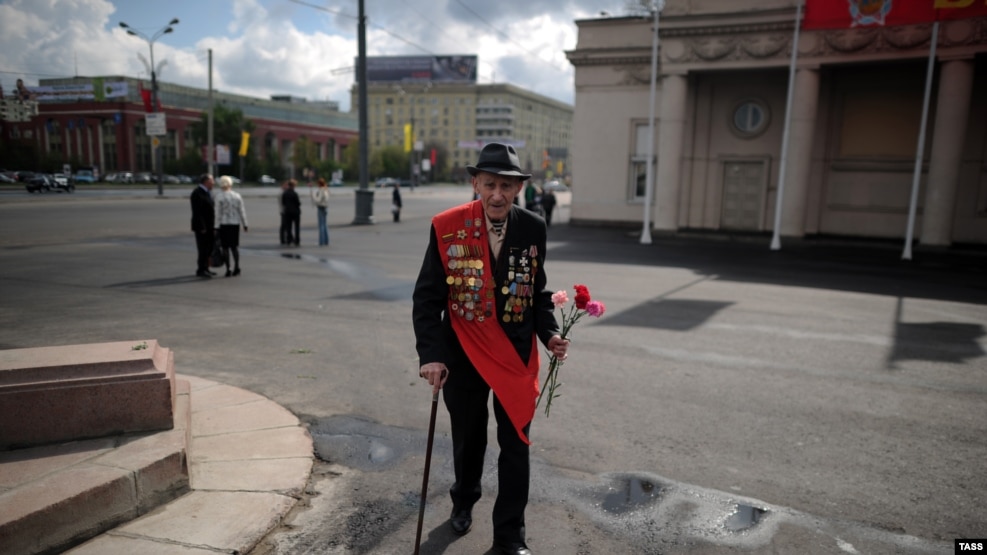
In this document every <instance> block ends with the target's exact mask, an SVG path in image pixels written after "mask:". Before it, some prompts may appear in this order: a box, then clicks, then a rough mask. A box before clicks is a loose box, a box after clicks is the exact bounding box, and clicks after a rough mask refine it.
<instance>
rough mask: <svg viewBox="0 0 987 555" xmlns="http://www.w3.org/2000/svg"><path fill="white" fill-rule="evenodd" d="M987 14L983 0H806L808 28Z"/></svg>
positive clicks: (986, 4) (845, 26)
mask: <svg viewBox="0 0 987 555" xmlns="http://www.w3.org/2000/svg"><path fill="white" fill-rule="evenodd" d="M968 17H987V3H985V2H984V1H983V0H806V4H805V19H804V24H803V28H805V29H842V28H849V27H874V26H882V25H888V26H890V25H910V24H915V23H928V22H932V21H936V20H940V21H941V20H947V19H965V18H968Z"/></svg>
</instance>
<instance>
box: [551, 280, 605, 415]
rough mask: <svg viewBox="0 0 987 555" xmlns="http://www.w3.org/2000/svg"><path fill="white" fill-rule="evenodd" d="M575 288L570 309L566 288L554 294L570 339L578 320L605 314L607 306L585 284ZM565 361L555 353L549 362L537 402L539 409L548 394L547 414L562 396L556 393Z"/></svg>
mask: <svg viewBox="0 0 987 555" xmlns="http://www.w3.org/2000/svg"><path fill="white" fill-rule="evenodd" d="M572 287H573V289H575V290H576V299H575V302H573V303H572V304H571V305H569V307H568V309H566V308H565V305H566V304H567V303H568V302H569V294H568V293H567V292H566V290H565V289H563V290H561V291H556V292H555V293H553V294H552V304H554V305H555V308H561V309H563V310H562V339H569V334H570V332H571V331H572V327H573V326H575V325H576V322H578V321H579V319H580V318H582V317H583V316H585V315H587V314H589V315H590V316H592V317H594V318H599V317H600V316H603V313H604V312H605V311H606V309H607V307H606V306H605V305H604V304H603V303H602V302H600V301H594V300H593V299H592V297H590V294H589V288H588V287H586V286H585V285H578V284H577V285H573V286H572ZM564 363H565V359H559V358H557V357H556V356H555V355H552V358H551V359H550V360H549V362H548V376H547V377H546V378H545V387H544V388H543V389H542V392H541V394H540V395H538V402H537V403H535V408H536V409H537V408H538V407H539V406H540V405H541V400H542V398H543V397H545V396H546V395H547V399H545V416H548V415H549V412H550V411H551V410H552V399H554V398H556V397H559V396H561V394H559V393H556V390H558V388H559V387H562V384H561V383H560V382H559V369H560V368H562V365H563V364H564Z"/></svg>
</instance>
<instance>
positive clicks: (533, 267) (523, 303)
mask: <svg viewBox="0 0 987 555" xmlns="http://www.w3.org/2000/svg"><path fill="white" fill-rule="evenodd" d="M467 170H468V171H469V173H470V175H471V176H472V183H473V191H474V193H475V194H476V195H477V196H478V200H474V201H472V202H469V203H466V204H463V205H461V206H457V207H455V208H451V209H449V210H446V211H445V212H442V213H441V214H438V215H437V216H435V217H434V218H433V219H432V229H431V233H430V236H429V244H428V250H427V251H426V253H425V258H424V261H423V262H422V267H421V271H420V272H419V275H418V281H417V283H416V284H415V292H414V308H413V313H412V317H413V321H414V328H415V337H416V341H417V344H416V348H417V350H418V358H419V363H420V365H421V368H420V375H421V377H422V378H424V379H425V380H427V381H428V383H429V384H430V385H431V386H432V389H433V392H437V391H439V389H440V388H441V389H442V390H443V393H444V395H443V399H444V401H445V406H446V409H447V410H448V411H449V420H450V423H451V428H452V442H453V463H454V464H453V466H454V469H455V483H454V484H453V486H452V488H451V490H450V492H449V493H450V495H451V496H452V516H451V518H450V525H451V526H452V530H453V532H455V533H456V534H459V535H463V534H466V533H467V532H469V531H470V528H471V526H472V524H473V513H472V510H473V505H474V504H475V503H476V502H477V501H478V500H479V499H480V496H481V493H482V488H481V484H480V480H481V477H482V474H483V458H484V452H485V451H486V446H487V418H488V402H489V397H490V390H491V389H492V390H493V392H494V395H493V409H494V417H495V418H496V420H497V442H498V444H499V445H500V457H499V458H498V462H497V466H498V469H497V478H498V492H497V499H496V501H495V502H494V507H493V532H494V534H493V535H494V544H493V549H494V551H495V552H497V553H503V554H510V555H526V554H530V553H531V551H530V550H529V549H528V546H527V545H526V544H525V530H524V510H525V507H526V505H527V503H528V486H529V474H530V465H529V459H528V446H529V445H530V443H531V442H530V441H529V440H528V431H529V429H530V427H531V420H532V418H533V417H534V413H535V402H536V398H537V395H538V370H539V357H538V343H537V341H541V343H542V344H544V345H545V346H546V347H547V348H548V350H549V351H550V352H551V353H552V354H554V355H555V356H557V357H565V354H566V351H567V350H568V347H569V341H568V340H565V339H562V337H561V336H560V335H559V326H558V323H557V322H556V320H555V316H554V315H553V309H554V306H553V305H552V299H551V292H550V291H546V290H545V284H546V277H545V237H546V227H545V221H544V220H542V219H541V218H540V217H538V216H536V215H535V214H533V213H531V212H529V211H527V210H524V209H522V208H520V207H518V206H515V204H514V199H515V198H516V197H517V195H518V194H519V193H520V191H521V187H522V186H523V184H524V180H526V179H528V178H529V177H531V176H530V175H528V174H525V173H523V172H522V171H521V167H520V164H519V162H518V156H517V152H515V150H514V147H512V146H509V145H503V144H498V143H491V144H488V145H487V146H485V147H484V148H483V150H482V151H481V152H480V156H479V161H478V162H477V164H476V165H475V166H467Z"/></svg>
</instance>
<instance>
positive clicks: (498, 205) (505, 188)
mask: <svg viewBox="0 0 987 555" xmlns="http://www.w3.org/2000/svg"><path fill="white" fill-rule="evenodd" d="M523 184H524V182H523V181H521V178H519V177H513V176H509V175H497V174H494V173H488V172H480V173H478V174H476V175H475V176H474V177H473V192H475V193H477V194H478V195H480V203H481V204H483V212H484V213H485V214H486V215H487V219H488V220H496V221H499V220H503V219H504V218H506V217H507V214H508V213H509V212H510V211H511V205H512V204H514V197H516V196H517V195H518V193H519V192H520V191H521V186H522V185H523Z"/></svg>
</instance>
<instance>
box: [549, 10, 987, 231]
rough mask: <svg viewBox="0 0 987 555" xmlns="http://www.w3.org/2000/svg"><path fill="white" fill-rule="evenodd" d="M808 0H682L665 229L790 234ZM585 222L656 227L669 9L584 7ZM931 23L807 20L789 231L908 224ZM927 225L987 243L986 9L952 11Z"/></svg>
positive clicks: (925, 193)
mask: <svg viewBox="0 0 987 555" xmlns="http://www.w3.org/2000/svg"><path fill="white" fill-rule="evenodd" d="M796 9H797V8H796V0H750V1H748V2H736V1H734V0H668V1H667V2H666V6H665V8H664V10H663V11H662V13H661V15H660V18H659V30H660V52H659V66H658V68H659V69H658V91H657V100H656V106H655V115H656V123H655V135H654V136H653V138H652V141H653V152H654V154H655V155H656V158H657V162H656V171H655V180H654V197H653V206H652V207H651V208H650V212H649V215H650V221H651V222H653V230H654V231H656V232H675V231H678V230H687V229H695V230H715V231H723V232H733V233H767V232H772V231H773V230H774V220H775V204H776V201H777V197H778V194H777V193H778V183H779V168H780V166H781V164H780V162H781V153H782V150H783V149H782V144H783V131H784V121H785V116H786V114H785V112H786V100H787V92H788V82H789V65H790V60H791V49H792V48H793V40H794V31H795V19H796ZM576 23H577V26H578V28H579V35H578V43H577V45H576V48H575V49H574V50H571V51H569V52H567V56H568V59H569V61H570V62H571V63H572V64H573V66H574V67H575V83H576V107H575V115H574V124H573V135H574V141H573V156H572V169H573V171H572V184H573V191H574V194H573V201H572V220H573V222H574V223H580V222H582V223H584V224H594V223H607V224H614V223H616V224H626V225H628V226H630V225H638V226H640V225H642V222H643V221H644V205H643V204H644V197H645V175H646V165H647V160H648V158H649V156H648V152H647V143H648V133H647V131H648V123H649V122H648V113H649V109H648V99H649V92H650V78H651V47H652V36H653V34H652V29H653V26H652V25H653V19H652V17H651V16H646V17H608V18H601V19H588V20H581V21H577V22H576ZM932 27H933V26H932V24H931V23H921V24H914V25H900V26H894V27H855V28H844V29H835V30H806V29H803V30H802V31H801V33H800V34H801V36H800V39H799V41H798V44H797V49H798V56H797V62H796V72H795V75H794V81H793V83H794V91H793V93H794V94H793V104H792V114H791V124H790V131H789V137H790V139H789V142H788V152H787V156H786V163H785V180H784V183H785V186H784V189H783V191H784V194H783V195H782V202H781V204H782V206H781V211H780V227H779V232H780V235H781V236H784V237H805V236H813V235H834V236H852V237H867V238H885V239H897V238H902V239H903V238H905V237H906V228H907V222H908V210H909V205H910V198H911V189H912V176H913V168H914V166H915V160H916V151H917V147H918V142H919V135H920V133H919V131H920V123H921V114H922V105H923V98H924V89H925V82H926V79H925V75H926V67H927V63H928V58H929V52H930V40H931V36H932ZM937 45H938V50H937V54H936V59H935V79H934V81H933V82H932V85H931V87H932V88H931V92H932V95H931V99H932V101H931V104H930V116H929V119H928V132H927V135H926V137H927V139H926V142H925V152H924V156H923V158H924V164H923V166H922V173H921V181H920V184H921V186H920V191H919V194H918V197H917V198H918V203H917V204H918V212H917V214H918V217H917V219H916V225H915V234H914V236H915V238H916V239H918V240H919V242H920V243H922V244H928V245H951V244H960V243H963V244H980V245H983V244H987V125H985V124H987V102H985V101H984V99H987V18H970V19H961V20H953V21H944V22H942V23H940V31H939V38H938V43H937Z"/></svg>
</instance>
